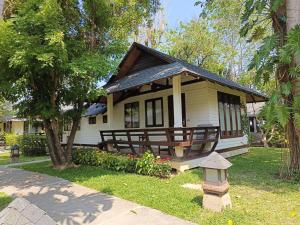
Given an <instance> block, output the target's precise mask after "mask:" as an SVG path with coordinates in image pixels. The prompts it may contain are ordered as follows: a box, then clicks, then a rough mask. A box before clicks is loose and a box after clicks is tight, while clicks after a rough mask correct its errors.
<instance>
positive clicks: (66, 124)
mask: <svg viewBox="0 0 300 225" xmlns="http://www.w3.org/2000/svg"><path fill="white" fill-rule="evenodd" d="M80 123H81V120H80V121H79V124H78V127H77V130H80ZM72 126H73V123H72V121H71V120H70V119H64V120H63V128H64V131H71V129H72Z"/></svg>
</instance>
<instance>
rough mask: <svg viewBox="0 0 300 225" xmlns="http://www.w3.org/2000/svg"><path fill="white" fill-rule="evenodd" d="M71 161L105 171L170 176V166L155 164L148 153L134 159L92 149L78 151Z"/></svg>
mask: <svg viewBox="0 0 300 225" xmlns="http://www.w3.org/2000/svg"><path fill="white" fill-rule="evenodd" d="M73 161H74V162H75V163H76V164H82V165H90V166H97V167H101V168H103V169H107V170H113V171H123V172H127V173H137V174H142V175H148V176H157V177H161V178H167V177H170V175H171V166H170V165H169V164H167V163H163V162H157V161H156V160H155V157H154V156H153V155H152V154H151V153H149V152H146V153H145V154H144V155H143V156H142V158H136V157H133V156H124V155H117V154H112V153H107V152H103V151H97V150H93V149H78V150H76V151H74V153H73Z"/></svg>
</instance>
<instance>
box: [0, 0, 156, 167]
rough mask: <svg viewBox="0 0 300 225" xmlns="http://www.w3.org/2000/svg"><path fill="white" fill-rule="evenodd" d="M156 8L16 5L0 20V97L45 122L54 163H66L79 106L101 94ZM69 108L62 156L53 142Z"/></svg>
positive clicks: (54, 0)
mask: <svg viewBox="0 0 300 225" xmlns="http://www.w3.org/2000/svg"><path fill="white" fill-rule="evenodd" d="M158 7H159V1H158V0H151V1H148V0H131V1H119V0H112V1H106V0H81V1H79V0H28V1H16V2H15V4H14V5H13V7H11V10H10V11H11V12H12V13H13V14H14V16H13V17H12V18H11V17H10V15H11V14H12V13H9V14H7V15H6V16H5V20H2V21H0V52H1V56H0V84H1V90H0V92H1V93H0V94H2V95H3V96H5V97H6V99H8V100H9V101H11V102H17V103H18V104H17V107H18V111H19V113H21V114H24V115H26V116H33V117H34V116H40V117H41V118H42V119H43V122H44V126H45V132H46V136H47V144H48V148H49V152H50V157H51V159H52V162H53V165H54V166H55V167H57V168H62V167H66V166H70V165H72V155H71V153H72V145H73V142H74V138H75V134H76V130H77V127H78V124H79V121H80V117H81V115H82V112H83V111H84V104H85V102H89V101H91V100H93V99H95V98H96V97H97V96H99V95H100V94H103V90H101V89H100V88H99V87H98V83H99V81H101V79H104V78H105V77H106V75H107V74H108V72H109V71H112V70H113V66H114V65H115V64H116V62H117V61H118V59H119V58H120V55H121V54H122V53H123V52H124V47H125V46H126V44H127V39H128V35H129V34H130V33H132V32H134V31H135V30H136V29H137V28H138V26H139V25H140V24H141V23H143V22H144V21H145V20H147V19H148V18H151V16H152V15H153V13H155V12H156V10H157V8H158ZM65 105H67V106H72V108H73V110H72V111H71V113H70V117H71V119H72V124H73V125H72V128H71V132H70V137H69V138H68V141H67V147H66V150H64V149H63V148H62V146H61V143H60V138H59V121H60V120H59V118H60V115H61V112H62V108H63V106H65Z"/></svg>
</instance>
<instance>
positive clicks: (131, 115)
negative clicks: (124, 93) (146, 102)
mask: <svg viewBox="0 0 300 225" xmlns="http://www.w3.org/2000/svg"><path fill="white" fill-rule="evenodd" d="M134 104H137V108H138V113H137V115H138V123H137V124H138V126H136V127H135V126H133V124H134V122H133V114H132V108H133V107H132V106H133V105H134ZM127 105H130V118H131V122H130V124H131V126H129V127H128V126H127V123H126V106H127ZM124 127H125V128H127V129H130V128H140V103H139V102H138V101H135V102H129V103H125V104H124Z"/></svg>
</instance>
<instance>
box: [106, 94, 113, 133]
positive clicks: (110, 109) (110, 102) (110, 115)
mask: <svg viewBox="0 0 300 225" xmlns="http://www.w3.org/2000/svg"><path fill="white" fill-rule="evenodd" d="M113 114H114V95H113V94H108V95H107V122H108V126H109V129H113V120H114V118H113V117H114V115H113Z"/></svg>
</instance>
